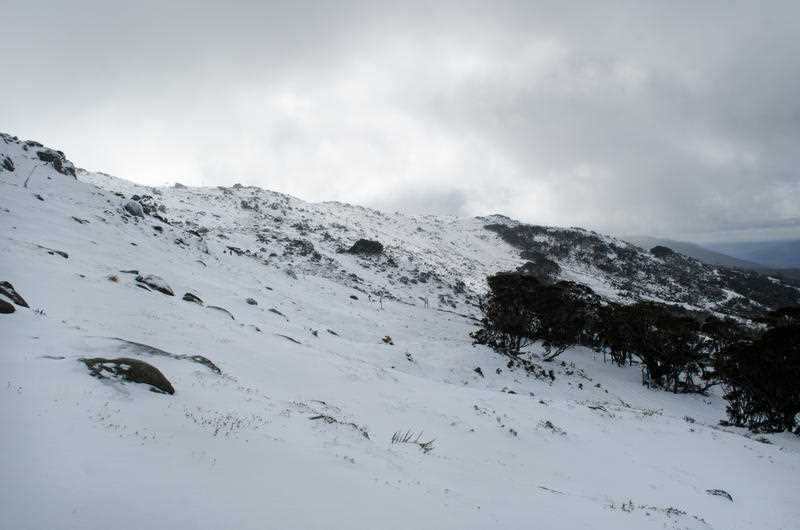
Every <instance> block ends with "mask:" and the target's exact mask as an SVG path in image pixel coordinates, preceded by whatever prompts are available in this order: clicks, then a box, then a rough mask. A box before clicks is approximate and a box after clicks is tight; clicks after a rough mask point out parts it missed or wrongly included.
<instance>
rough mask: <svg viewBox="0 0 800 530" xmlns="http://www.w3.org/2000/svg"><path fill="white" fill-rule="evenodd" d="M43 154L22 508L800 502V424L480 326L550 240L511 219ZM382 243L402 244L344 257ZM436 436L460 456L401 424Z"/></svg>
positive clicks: (30, 513) (551, 515)
mask: <svg viewBox="0 0 800 530" xmlns="http://www.w3.org/2000/svg"><path fill="white" fill-rule="evenodd" d="M40 149H44V148H42V147H41V146H36V145H27V149H26V144H24V143H21V142H19V141H17V140H15V139H13V138H12V137H9V136H3V137H2V138H0V167H3V162H4V157H7V158H8V159H9V160H10V161H11V164H10V165H11V166H12V169H11V170H9V169H8V168H5V167H3V169H2V170H0V281H8V282H10V283H11V284H13V286H14V287H15V288H16V290H17V291H18V293H19V294H20V295H22V296H23V297H24V298H25V299H26V301H27V302H28V304H29V305H30V308H27V309H26V308H23V307H19V306H18V307H17V308H16V311H15V312H14V313H12V314H1V315H0V339H1V340H0V351H1V353H0V375H2V381H0V383H2V389H1V390H0V391H1V392H2V398H1V399H0V422H2V423H1V424H2V426H3V429H2V432H0V475H2V477H3V489H2V491H0V527H2V528H15V529H24V528H82V529H83V528H108V527H114V528H130V529H138V528H142V527H151V528H208V529H218V528H237V529H249V528H253V529H255V528H258V529H264V528H276V529H312V528H320V529H322V528H348V529H349V528H408V527H416V528H432V529H433V528H435V529H443V528H453V529H465V528H475V529H485V528H547V529H572V528H614V529H619V528H630V529H641V528H689V529H694V528H698V529H699V528H717V529H736V528H757V529H778V528H785V529H789V528H796V524H797V521H798V520H800V506H799V505H798V503H797V498H798V493H799V492H800V473H799V472H798V471H800V441H799V440H798V438H797V437H796V436H793V435H790V434H781V435H769V436H767V437H764V438H760V439H756V437H753V436H752V435H750V434H749V433H747V432H746V431H743V430H740V429H735V428H730V427H720V426H718V424H717V423H718V421H719V420H720V419H722V418H724V407H725V404H724V402H723V401H722V400H721V399H720V398H719V397H718V396H715V395H712V396H710V397H703V396H681V395H679V396H675V395H672V394H668V393H665V392H657V391H650V390H647V389H644V388H643V387H642V386H641V385H640V384H639V380H640V378H639V373H638V371H637V370H636V369H635V368H616V367H613V366H611V365H608V364H604V363H603V360H602V358H596V357H595V356H594V355H593V354H592V352H590V351H587V350H584V349H580V348H578V349H574V350H571V351H569V352H567V353H566V354H564V355H563V360H564V363H562V364H554V366H552V369H553V377H554V379H552V380H551V379H550V378H549V377H548V378H545V379H540V378H535V377H528V376H526V375H525V373H523V372H521V371H510V370H509V369H508V368H507V367H506V365H505V363H504V361H503V358H502V357H500V356H498V355H496V354H495V353H493V352H492V351H491V350H489V349H486V348H484V347H481V346H473V345H472V344H471V341H470V338H469V336H468V333H469V332H470V331H471V330H472V329H474V321H473V320H472V319H471V318H470V315H472V314H474V313H475V309H474V306H473V305H472V304H473V302H474V297H475V295H476V294H478V293H480V292H481V291H482V289H483V279H484V277H485V275H486V274H488V273H491V272H495V271H497V270H506V269H512V268H515V267H517V266H519V265H521V264H522V263H523V261H524V260H523V259H521V258H520V257H519V250H518V249H516V248H514V247H512V246H510V245H508V244H507V243H506V242H504V241H503V240H502V239H501V238H500V237H498V235H497V234H496V233H494V232H492V231H489V230H486V229H485V228H484V225H486V224H492V223H495V224H496V223H498V222H499V221H501V219H500V218H499V217H493V218H485V219H446V218H440V217H434V216H426V217H407V216H403V215H401V214H384V213H381V212H377V211H374V210H369V209H365V208H361V207H357V206H351V205H346V204H338V203H322V204H310V203H306V202H303V201H301V200H298V199H295V198H292V197H288V196H285V195H282V194H279V193H274V192H269V191H265V190H260V189H257V188H247V187H234V188H230V189H218V188H213V189H212V188H201V189H198V188H191V189H190V188H183V187H171V188H160V189H157V190H154V189H152V188H145V187H140V186H136V185H134V184H132V183H130V182H126V181H123V180H120V179H116V178H114V177H110V176H108V175H104V174H100V173H88V172H85V171H80V170H78V171H76V172H75V173H76V176H77V178H75V177H73V175H72V174H71V172H70V171H69V170H70V169H71V168H72V165H71V164H70V163H69V162H68V161H67V160H66V159H65V158H64V159H63V160H61V159H59V160H61V161H60V162H53V161H52V157H49V155H45V158H50V160H43V159H42V158H41V157H40V156H39V155H38V152H39V150H40ZM56 153H57V152H56ZM58 167H60V170H59V169H58ZM132 195H138V196H139V202H140V204H144V206H145V209H146V210H148V211H149V213H146V214H144V215H143V216H141V217H140V216H135V215H132V214H131V213H130V212H129V211H126V209H125V206H126V204H127V203H128V201H129V200H130V198H131V196H132ZM146 195H147V196H149V197H145V196H146ZM129 209H130V210H132V211H136V208H135V207H131V208H129ZM512 224H513V223H512ZM359 238H368V239H373V240H378V241H380V242H382V243H383V244H384V246H385V253H384V254H383V255H380V256H372V257H370V256H360V255H354V254H349V253H346V252H341V250H346V249H348V248H349V247H350V246H351V245H352V244H353V243H354V242H355V241H356V240H357V239H359ZM562 269H563V270H564V275H565V276H566V277H576V278H577V277H578V275H580V274H583V275H584V277H585V278H587V281H591V282H593V284H594V285H595V286H596V287H598V288H602V287H603V286H604V285H605V286H609V287H608V289H609V294H614V293H615V292H616V291H614V287H613V279H609V277H606V276H603V275H602V274H600V273H596V272H592V269H591V268H587V267H584V266H582V265H581V266H578V265H574V266H572V265H570V263H569V260H568V259H565V260H564V261H563V263H562ZM123 271H137V272H123ZM148 274H150V275H156V276H158V277H159V278H160V279H161V280H162V281H163V283H164V284H166V286H168V288H169V289H170V290H171V291H173V292H174V296H169V295H167V294H163V293H162V292H160V291H158V290H156V289H155V288H154V287H157V286H158V281H156V280H155V279H151V280H149V283H150V285H151V287H149V288H148V287H147V286H146V285H145V284H144V283H143V282H141V281H137V279H136V278H137V276H142V280H146V278H144V276H146V275H148ZM160 287H161V288H164V287H165V286H164V285H161V286H160ZM165 290H166V289H165ZM185 293H192V294H193V295H195V296H197V297H199V298H200V299H201V300H202V302H203V303H202V304H198V303H193V302H190V301H185V300H183V299H182V298H183V295H184V294H185ZM248 298H249V299H251V300H250V301H248ZM253 302H255V303H253ZM387 336H389V337H390V338H391V340H390V341H389V340H386V341H385V340H384V338H387V339H388V337H387ZM199 356H202V357H199ZM87 357H104V358H120V357H122V358H131V359H136V360H141V361H145V362H147V363H149V364H151V365H153V366H155V367H157V368H158V369H159V370H160V371H161V372H162V373H163V374H164V376H166V378H167V379H169V381H170V382H171V384H172V386H173V387H174V390H175V393H174V394H172V395H169V394H159V393H154V392H150V391H149V390H148V387H147V386H146V385H142V384H133V383H122V382H120V381H117V380H113V379H108V378H107V379H98V378H93V377H91V376H90V373H89V370H88V369H87V367H86V366H85V365H84V364H83V363H81V362H79V361H78V360H79V359H81V358H87ZM206 360H208V361H210V362H207V361H206ZM478 367H480V369H481V370H480V372H481V373H482V374H483V375H480V374H479V373H477V372H476V371H475V369H476V368H478ZM215 368H218V370H215ZM409 430H410V431H412V432H414V433H420V432H422V434H421V436H420V438H419V441H420V442H427V441H429V440H435V441H434V442H433V444H432V450H429V451H425V450H423V449H422V448H421V447H420V446H419V445H416V444H411V443H392V441H391V440H392V436H393V434H394V433H395V432H398V431H401V432H402V433H405V432H406V431H409ZM426 447H427V446H426ZM716 489H721V490H725V491H727V492H728V493H730V494H731V496H732V498H733V500H732V501H730V500H728V499H727V498H725V497H722V496H719V495H712V494H709V493H708V491H707V490H716Z"/></svg>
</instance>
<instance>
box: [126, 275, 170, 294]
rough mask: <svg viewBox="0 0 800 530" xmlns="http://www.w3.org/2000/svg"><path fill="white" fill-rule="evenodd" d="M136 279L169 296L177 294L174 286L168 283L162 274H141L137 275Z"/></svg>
mask: <svg viewBox="0 0 800 530" xmlns="http://www.w3.org/2000/svg"><path fill="white" fill-rule="evenodd" d="M136 281H137V282H139V283H143V284H144V285H146V286H148V287H151V288H153V289H155V290H156V291H158V292H161V293H164V294H166V295H169V296H175V293H174V292H173V291H172V288H171V287H170V286H169V285H167V282H165V281H164V279H163V278H162V277H161V276H156V275H155V274H144V275H142V274H140V275H138V276H137V277H136Z"/></svg>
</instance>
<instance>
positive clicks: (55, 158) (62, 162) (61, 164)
mask: <svg viewBox="0 0 800 530" xmlns="http://www.w3.org/2000/svg"><path fill="white" fill-rule="evenodd" d="M36 156H37V157H39V160H41V161H42V162H48V163H50V165H52V166H53V168H54V169H55V170H56V171H58V172H59V173H61V174H62V175H69V176H71V177H75V166H73V165H72V162H70V161H69V160H67V159H66V158H65V157H64V153H62V152H61V151H55V150H53V149H47V148H44V149H42V150H41V151H37V152H36Z"/></svg>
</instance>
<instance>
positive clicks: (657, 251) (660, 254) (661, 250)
mask: <svg viewBox="0 0 800 530" xmlns="http://www.w3.org/2000/svg"><path fill="white" fill-rule="evenodd" d="M650 254H652V255H653V256H655V257H657V258H662V259H663V258H666V257H668V256H673V255H674V254H675V251H674V250H672V249H671V248H669V247H665V246H662V245H656V246H655V247H653V248H651V249H650Z"/></svg>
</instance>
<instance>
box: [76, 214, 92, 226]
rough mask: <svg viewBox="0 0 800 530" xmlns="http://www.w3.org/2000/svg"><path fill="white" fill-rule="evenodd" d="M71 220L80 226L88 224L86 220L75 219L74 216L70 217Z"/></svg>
mask: <svg viewBox="0 0 800 530" xmlns="http://www.w3.org/2000/svg"><path fill="white" fill-rule="evenodd" d="M72 220H73V221H75V222H76V223H79V224H82V225H85V224H89V220H88V219H81V218H80V217H75V216H74V215H73V216H72Z"/></svg>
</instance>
